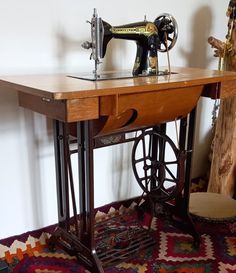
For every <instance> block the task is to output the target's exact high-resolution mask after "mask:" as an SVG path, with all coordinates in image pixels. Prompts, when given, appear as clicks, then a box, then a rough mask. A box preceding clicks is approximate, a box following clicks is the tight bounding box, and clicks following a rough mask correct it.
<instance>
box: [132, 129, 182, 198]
mask: <svg viewBox="0 0 236 273" xmlns="http://www.w3.org/2000/svg"><path fill="white" fill-rule="evenodd" d="M167 157H168V158H167ZM185 158H186V155H185V152H183V151H182V152H181V151H180V150H179V149H178V148H177V147H176V146H175V144H174V142H173V141H172V140H171V139H170V138H169V137H168V136H167V135H165V134H162V133H158V132H157V131H155V130H148V131H144V132H142V133H141V134H140V136H139V137H138V138H137V139H136V140H135V142H134V146H133V151H132V167H133V171H134V175H135V178H136V179H137V182H138V184H139V185H140V187H141V188H142V190H143V191H144V193H146V194H147V195H149V196H150V197H151V198H152V199H154V200H156V201H161V202H162V201H168V200H171V199H173V198H174V197H176V196H177V195H178V194H179V193H180V192H181V191H182V189H183V184H184V183H183V181H184V164H185V163H184V162H185Z"/></svg>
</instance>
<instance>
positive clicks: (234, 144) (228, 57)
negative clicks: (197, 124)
mask: <svg viewBox="0 0 236 273" xmlns="http://www.w3.org/2000/svg"><path fill="white" fill-rule="evenodd" d="M229 20H230V19H229ZM229 22H230V21H229ZM229 25H230V24H229ZM208 42H209V43H210V44H211V46H212V47H214V48H215V56H218V57H224V66H223V68H224V70H229V71H236V56H235V52H236V28H235V27H234V28H233V30H232V34H231V39H230V43H228V44H226V43H224V42H222V41H220V40H218V39H216V38H214V37H210V38H209V39H208ZM222 47H223V48H222ZM235 188H236V97H228V98H225V99H222V100H221V103H220V110H219V115H218V119H217V123H216V130H215V136H214V140H213V155H212V162H211V170H210V177H209V182H208V191H209V192H216V193H222V194H225V195H228V196H231V197H233V196H234V195H235Z"/></svg>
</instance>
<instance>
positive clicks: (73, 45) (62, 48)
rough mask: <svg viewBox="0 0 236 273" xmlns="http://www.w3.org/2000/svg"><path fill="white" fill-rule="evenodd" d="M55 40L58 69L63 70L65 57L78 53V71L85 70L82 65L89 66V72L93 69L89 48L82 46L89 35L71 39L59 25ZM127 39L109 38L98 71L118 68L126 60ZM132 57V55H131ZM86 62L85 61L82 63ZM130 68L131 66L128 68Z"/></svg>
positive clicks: (88, 39) (89, 39)
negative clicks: (83, 56)
mask: <svg viewBox="0 0 236 273" xmlns="http://www.w3.org/2000/svg"><path fill="white" fill-rule="evenodd" d="M55 33H56V34H55V40H56V52H57V54H56V55H57V60H58V67H59V69H61V70H63V69H64V68H66V65H67V58H68V57H69V56H70V55H72V54H74V53H78V66H80V67H79V71H80V72H87V71H83V70H84V67H86V68H85V69H87V67H90V66H91V73H92V70H93V69H94V66H93V65H94V61H93V60H91V59H90V58H91V53H92V50H91V49H88V50H87V49H84V48H82V44H83V43H84V42H85V41H89V42H90V41H91V37H90V36H86V37H84V38H83V39H73V38H71V37H69V35H68V34H67V33H66V32H65V31H64V30H63V29H62V28H61V27H59V28H58V29H57V31H56V32H55ZM126 43H127V41H125V40H117V39H116V40H115V41H114V40H111V41H110V42H109V44H108V46H107V50H106V55H105V57H104V58H103V59H101V65H100V66H99V70H100V71H111V70H117V69H118V70H119V69H121V68H119V67H121V66H122V64H123V63H125V62H126V60H127V59H126V58H127V57H128V55H129V53H128V50H127V44H126ZM82 55H85V59H84V58H81V60H82V62H81V60H80V57H82ZM132 58H133V59H134V57H133V56H132ZM84 62H86V63H84ZM130 69H132V68H130Z"/></svg>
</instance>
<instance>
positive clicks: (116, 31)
mask: <svg viewBox="0 0 236 273" xmlns="http://www.w3.org/2000/svg"><path fill="white" fill-rule="evenodd" d="M89 23H90V24H91V38H92V41H91V42H88V41H86V42H84V43H83V45H82V47H83V48H85V49H92V53H91V57H90V59H93V60H94V62H95V69H94V71H93V74H92V75H84V76H78V75H72V77H78V78H82V79H89V80H101V79H102V80H104V79H108V78H109V79H111V78H126V77H137V76H147V75H148V76H150V75H159V74H163V73H164V72H160V71H159V68H158V52H167V53H168V51H169V50H170V49H171V48H172V47H173V46H174V45H175V43H176V40H177V36H178V27H177V23H176V21H175V19H174V17H173V16H171V15H170V14H166V13H164V14H162V15H160V16H158V17H157V18H156V19H155V21H154V22H150V21H147V20H146V19H145V20H143V21H141V22H136V23H131V24H124V25H120V26H112V25H110V24H109V23H107V22H106V21H104V20H102V19H101V18H100V17H98V15H97V12H96V9H95V10H94V14H93V17H92V19H91V22H89ZM111 39H123V40H133V41H135V42H136V44H137V52H136V57H135V62H134V66H133V70H132V73H131V71H130V72H124V73H119V74H118V75H115V74H114V73H106V72H105V73H103V72H102V73H98V71H97V68H98V65H99V64H100V63H101V59H103V58H104V57H105V55H106V50H107V46H108V44H109V42H110V41H111ZM167 73H168V72H167ZM167 73H166V72H165V74H167Z"/></svg>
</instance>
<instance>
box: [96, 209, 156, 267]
mask: <svg viewBox="0 0 236 273" xmlns="http://www.w3.org/2000/svg"><path fill="white" fill-rule="evenodd" d="M95 230H96V233H95V236H96V241H97V248H96V249H97V255H98V257H99V259H100V260H101V262H102V264H103V266H104V267H109V266H111V265H113V264H117V263H120V262H121V261H123V260H127V259H129V258H131V257H133V256H135V255H138V254H139V253H140V251H141V250H144V249H147V248H149V247H151V246H153V245H154V244H155V240H154V236H152V231H151V230H150V229H147V228H144V226H142V223H140V222H139V221H138V220H137V213H136V212H130V213H128V214H124V215H117V216H115V217H112V218H111V219H108V220H107V221H106V222H105V223H104V222H101V223H97V224H96V226H95Z"/></svg>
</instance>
